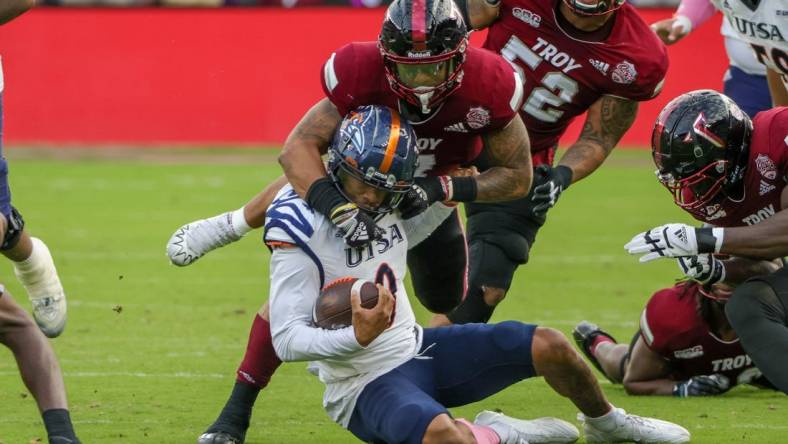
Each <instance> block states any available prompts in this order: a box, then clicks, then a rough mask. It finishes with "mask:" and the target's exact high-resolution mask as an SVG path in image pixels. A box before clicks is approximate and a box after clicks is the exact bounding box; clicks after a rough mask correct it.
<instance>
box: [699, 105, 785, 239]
mask: <svg viewBox="0 0 788 444" xmlns="http://www.w3.org/2000/svg"><path fill="white" fill-rule="evenodd" d="M752 124H753V132H752V140H751V142H750V157H749V161H748V162H747V169H746V171H745V173H744V197H742V198H740V199H738V200H734V199H731V198H723V200H722V202H720V203H715V204H711V205H708V206H707V207H706V208H705V209H704V213H705V214H706V216H704V217H701V216H700V215H696V214H693V216H694V217H695V218H696V219H698V220H700V221H702V222H708V223H710V224H712V225H715V226H718V227H738V226H742V225H755V224H757V223H758V222H761V221H763V220H765V219H768V218H769V217H771V216H773V215H774V214H775V213H776V212H778V211H780V210H781V209H783V208H781V205H780V196H781V194H782V191H783V188H785V185H786V181H788V107H779V108H772V109H770V110H768V111H763V112H760V113H758V114H756V115H755V118H754V119H753V121H752Z"/></svg>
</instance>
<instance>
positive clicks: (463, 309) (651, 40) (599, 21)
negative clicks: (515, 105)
mask: <svg viewBox="0 0 788 444" xmlns="http://www.w3.org/2000/svg"><path fill="white" fill-rule="evenodd" d="M459 4H460V5H461V7H463V9H465V10H466V14H467V19H468V20H469V22H470V23H471V24H472V26H473V27H474V28H476V29H480V28H484V27H487V28H488V34H487V39H486V41H485V43H484V47H485V48H487V49H490V50H493V51H496V52H499V53H500V54H501V55H503V57H504V58H506V59H507V60H509V61H510V62H511V63H512V64H513V66H515V68H516V69H517V71H518V72H519V74H520V75H521V77H522V78H523V85H524V96H523V97H524V101H523V104H522V106H521V107H520V116H521V117H522V119H523V122H525V126H526V127H527V128H528V134H529V137H530V140H531V152H532V157H533V164H534V166H535V167H536V169H535V172H534V185H533V187H532V189H531V191H530V193H529V194H528V195H527V196H525V197H524V198H521V199H517V200H513V201H508V202H496V203H477V202H473V203H468V204H466V214H467V216H468V222H467V225H468V241H469V251H470V253H469V260H470V267H469V286H468V294H467V297H466V298H465V299H464V300H463V302H462V303H461V304H460V306H458V307H457V308H456V309H455V310H453V311H452V312H451V313H449V314H448V316H447V317H443V316H436V318H435V319H434V320H433V325H441V324H446V323H449V322H452V323H466V322H486V321H487V320H488V319H489V318H490V316H491V315H492V313H493V310H494V308H495V306H496V305H497V304H498V303H500V301H501V300H502V299H503V298H504V296H505V295H506V292H507V291H508V289H509V287H510V285H511V281H512V277H513V275H514V272H515V270H516V269H517V267H518V266H520V265H521V264H525V263H526V262H527V261H528V257H529V253H530V250H531V248H532V247H533V243H534V241H535V239H536V235H537V232H538V230H539V228H540V227H541V226H542V225H543V224H544V223H545V220H546V214H547V211H548V210H549V209H550V208H552V207H553V206H554V205H555V204H556V203H557V201H558V199H559V197H560V195H561V194H562V193H563V192H564V191H565V190H566V189H567V188H568V187H569V186H570V185H571V184H572V183H575V182H577V181H579V180H581V179H583V178H585V177H586V176H588V175H589V174H591V173H593V171H595V170H596V169H597V168H599V167H600V166H601V165H602V163H603V162H604V160H605V158H606V157H607V156H608V155H609V154H610V152H611V151H612V150H613V148H614V147H615V146H616V144H617V143H618V141H619V140H620V139H621V137H622V136H623V134H624V133H625V132H626V131H627V130H628V129H629V127H630V126H631V125H632V122H633V121H634V119H635V114H636V113H637V108H638V102H639V101H643V100H649V99H651V98H653V97H655V96H656V95H657V94H659V92H660V90H661V88H662V83H663V79H664V76H665V72H666V70H667V66H668V62H667V53H666V50H665V46H664V45H663V44H662V43H661V42H660V41H659V40H658V39H657V38H656V37H655V36H654V34H653V33H652V32H651V31H650V30H649V27H648V25H646V23H644V22H643V20H641V18H640V17H639V16H638V14H637V12H636V11H635V9H634V8H633V7H631V6H629V5H627V4H625V2H624V1H623V0H549V1H534V0H502V1H489V0H461V1H460V2H459ZM584 112H587V115H586V120H585V124H584V126H583V130H582V132H581V134H580V136H579V138H578V139H577V140H576V141H575V142H574V143H573V144H572V145H570V146H569V147H568V149H567V151H566V153H565V154H564V156H563V157H562V158H561V160H560V161H559V162H558V164H557V165H553V160H554V155H555V150H556V147H557V144H558V140H559V138H560V137H561V135H562V134H563V133H564V132H565V130H566V128H567V127H568V126H569V124H570V123H571V122H572V121H573V120H574V118H575V117H577V116H578V115H580V114H582V113H584ZM484 161H485V159H484V157H483V156H482V157H481V158H480V160H479V161H477V166H478V167H479V170H480V171H484V170H485V168H486V167H487V166H486V165H485V163H484Z"/></svg>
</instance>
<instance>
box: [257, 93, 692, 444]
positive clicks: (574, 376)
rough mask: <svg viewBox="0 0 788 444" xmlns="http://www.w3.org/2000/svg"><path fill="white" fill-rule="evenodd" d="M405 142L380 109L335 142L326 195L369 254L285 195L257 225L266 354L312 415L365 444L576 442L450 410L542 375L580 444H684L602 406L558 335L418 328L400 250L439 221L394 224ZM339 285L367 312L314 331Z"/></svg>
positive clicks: (679, 435) (408, 178)
mask: <svg viewBox="0 0 788 444" xmlns="http://www.w3.org/2000/svg"><path fill="white" fill-rule="evenodd" d="M416 140H417V135H416V134H415V133H414V131H413V128H412V127H411V125H410V124H409V123H408V122H406V121H405V120H400V118H399V116H398V115H397V113H396V112H395V111H394V110H392V109H390V108H387V107H383V106H367V107H362V108H360V109H357V110H356V111H353V112H351V113H350V114H349V115H348V116H347V117H346V118H345V119H343V120H342V122H341V123H340V125H339V129H338V130H337V131H336V132H335V134H334V136H333V140H332V142H331V144H330V146H329V162H328V173H329V176H328V177H329V180H330V181H331V186H333V187H335V188H336V190H337V192H339V193H340V194H342V195H343V196H345V197H346V198H347V199H348V201H349V202H352V203H353V204H355V205H356V206H357V207H358V208H359V209H360V210H361V211H366V212H367V213H369V214H375V215H377V217H375V220H376V223H377V224H378V226H380V227H382V228H384V229H385V230H386V233H387V234H386V235H385V236H384V237H383V238H380V239H378V240H376V241H375V242H374V243H373V244H372V245H373V246H372V248H370V249H367V248H362V249H355V248H352V247H350V246H348V245H346V244H345V242H343V239H342V237H343V236H342V231H341V228H339V227H337V225H336V224H335V223H334V222H333V221H331V220H330V219H329V218H327V217H326V216H324V215H323V214H322V213H321V212H320V211H315V210H314V209H313V208H312V207H311V205H309V204H308V203H307V201H306V200H304V199H302V198H300V197H299V195H298V193H297V192H296V191H295V190H294V188H293V187H292V186H290V185H286V186H285V187H284V188H282V190H281V191H279V193H278V194H277V196H276V198H275V199H274V202H273V204H272V205H271V207H269V209H268V211H267V213H266V214H267V219H266V231H265V235H264V239H265V242H266V243H267V244H268V245H269V246H270V247H271V248H272V249H273V253H272V257H271V291H270V310H271V311H270V321H271V334H272V336H273V342H274V346H275V348H276V352H277V355H279V356H280V357H281V358H282V359H283V360H285V361H311V364H310V367H311V369H312V372H313V373H314V374H316V375H317V376H318V377H319V378H320V380H321V381H322V382H323V383H324V384H325V385H326V390H325V393H324V399H323V404H324V406H325V407H326V410H327V412H328V413H329V415H330V416H331V417H332V419H333V420H335V421H336V422H337V423H339V424H340V425H342V426H343V427H345V428H347V429H348V430H350V431H351V432H352V433H353V434H354V435H355V436H356V437H357V438H359V439H360V440H362V441H364V442H392V443H393V442H401V443H422V442H456V443H513V444H514V443H518V444H519V443H526V442H530V443H535V442H574V441H576V440H577V439H578V435H579V433H578V431H577V429H576V428H575V427H574V426H573V425H571V424H569V423H567V422H564V421H561V420H558V419H555V418H543V419H540V420H537V421H523V420H516V419H513V418H509V417H507V416H505V415H502V414H500V413H493V412H482V413H480V414H479V415H478V416H477V417H476V420H475V421H474V422H473V423H471V422H468V421H465V420H463V419H454V418H452V417H451V415H450V414H449V412H448V410H447V407H453V406H460V405H465V404H469V403H471V402H476V401H479V400H481V399H484V398H486V397H487V396H489V395H491V394H493V393H496V392H498V391H500V390H502V389H504V388H506V387H508V386H510V385H512V384H514V383H516V382H518V381H521V380H523V379H526V378H530V377H533V376H537V375H539V376H543V377H544V378H545V379H546V381H547V382H548V383H549V384H550V385H551V387H553V388H554V389H556V391H557V392H559V393H560V394H562V395H564V396H567V397H569V398H570V399H571V400H572V401H573V402H574V403H575V404H576V405H577V407H578V408H580V410H581V411H583V413H584V414H585V419H584V427H585V432H586V435H587V439H588V442H610V441H622V440H633V439H635V438H637V439H638V440H640V441H642V442H665V441H668V442H686V441H688V440H689V433H688V432H687V431H686V430H685V429H683V428H682V427H680V426H677V425H675V424H671V423H668V422H665V421H660V420H655V419H650V418H641V417H637V416H633V415H629V414H626V413H625V412H624V411H623V410H621V409H616V408H614V407H612V406H611V405H610V404H609V403H608V402H607V401H606V400H605V399H604V397H603V395H602V392H601V390H600V388H599V385H598V384H597V383H596V381H595V380H594V378H593V375H592V374H591V373H590V369H589V367H588V366H587V365H585V363H584V362H583V360H582V358H580V356H579V355H578V354H577V353H576V352H575V351H574V350H573V349H572V348H571V346H570V345H569V342H568V341H567V340H566V338H565V337H564V336H563V334H561V333H560V332H557V331H555V330H552V329H549V328H544V327H537V326H535V325H527V324H523V323H520V322H515V321H510V322H504V323H501V324H497V325H494V324H491V325H487V324H469V325H462V326H455V327H441V328H432V329H422V328H421V327H420V326H418V324H417V323H416V321H415V316H414V314H413V310H412V309H411V306H410V303H409V300H408V296H407V290H406V288H405V282H404V278H405V274H406V273H407V270H408V266H407V254H408V251H407V249H408V243H409V241H410V240H411V239H413V240H418V238H420V237H423V236H424V235H425V234H426V233H429V232H430V231H431V230H432V229H434V228H435V227H436V226H437V225H439V224H440V223H441V220H440V219H439V218H431V216H430V213H429V212H422V213H421V214H420V215H418V216H415V217H414V218H411V219H409V220H405V219H403V218H402V217H401V216H400V215H399V214H398V213H395V212H394V209H395V208H396V207H397V206H398V205H401V204H402V203H403V202H404V201H405V199H406V196H405V195H406V193H407V192H409V190H410V185H411V184H412V182H413V181H414V178H413V176H414V173H415V168H416V160H417V159H416V158H417V154H418V151H417V150H416ZM344 277H355V278H360V279H366V280H369V281H372V282H375V283H376V284H378V291H379V299H378V302H377V305H376V306H375V307H373V308H370V309H364V308H362V307H361V302H360V299H359V297H358V295H357V294H355V295H352V296H351V298H352V302H351V307H352V311H353V319H352V325H350V326H347V327H344V328H340V329H338V330H324V329H321V328H318V327H316V326H314V324H313V323H312V317H313V306H314V303H315V300H316V299H317V296H318V294H319V293H320V289H321V287H323V286H324V285H325V284H326V283H328V282H332V281H335V280H337V279H340V278H344ZM468 355H473V356H476V357H477V359H474V360H468V359H467V356H468Z"/></svg>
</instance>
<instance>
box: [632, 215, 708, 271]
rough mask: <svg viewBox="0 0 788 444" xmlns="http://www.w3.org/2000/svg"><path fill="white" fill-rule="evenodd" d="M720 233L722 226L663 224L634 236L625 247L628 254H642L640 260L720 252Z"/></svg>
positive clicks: (646, 260)
mask: <svg viewBox="0 0 788 444" xmlns="http://www.w3.org/2000/svg"><path fill="white" fill-rule="evenodd" d="M722 234H723V229H722V228H695V227H693V226H690V225H686V224H666V225H661V226H659V227H656V228H652V229H651V230H649V231H644V232H643V233H640V234H638V235H636V236H635V237H633V238H632V240H631V241H629V242H628V243H627V244H626V245H624V249H625V250H627V252H629V254H632V255H642V256H641V257H640V262H649V261H653V260H654V259H659V258H661V257H684V256H697V255H698V254H700V253H719V251H720V247H722Z"/></svg>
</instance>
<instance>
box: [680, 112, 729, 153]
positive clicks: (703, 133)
mask: <svg viewBox="0 0 788 444" xmlns="http://www.w3.org/2000/svg"><path fill="white" fill-rule="evenodd" d="M692 130H693V131H694V132H695V134H697V135H698V136H700V137H703V138H704V139H706V140H708V141H709V142H711V144H712V145H714V146H716V147H717V148H722V147H724V146H725V141H724V140H722V139H721V138H720V137H719V136H718V135H716V134H714V133H713V132H711V130H710V129H709V128H708V127H707V126H706V116H704V115H703V111H701V112H700V113H698V117H697V118H696V119H695V122H693V123H692ZM687 136H689V133H687ZM697 157H700V156H697Z"/></svg>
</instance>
